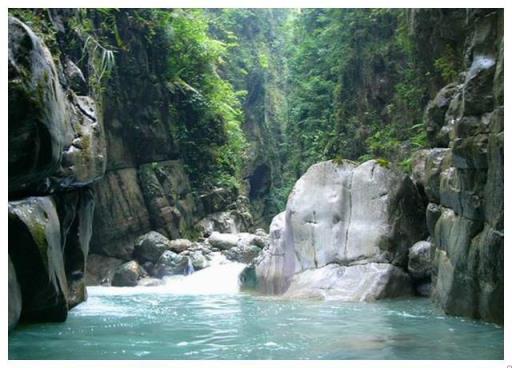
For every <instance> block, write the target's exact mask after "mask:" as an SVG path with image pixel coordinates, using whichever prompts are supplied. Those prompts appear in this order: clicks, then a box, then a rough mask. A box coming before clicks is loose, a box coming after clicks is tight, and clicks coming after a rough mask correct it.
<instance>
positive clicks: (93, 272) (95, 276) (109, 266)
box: [86, 254, 123, 286]
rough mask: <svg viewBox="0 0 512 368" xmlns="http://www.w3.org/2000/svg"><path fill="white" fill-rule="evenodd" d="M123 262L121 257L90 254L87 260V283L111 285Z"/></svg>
mask: <svg viewBox="0 0 512 368" xmlns="http://www.w3.org/2000/svg"><path fill="white" fill-rule="evenodd" d="M122 263H123V261H122V260H121V259H119V258H114V257H107V256H102V255H100V254H90V255H89V257H88V262H87V273H86V285H107V286H108V285H110V284H111V283H112V277H114V272H115V270H116V269H117V268H118V267H119V266H120V265H121V264H122Z"/></svg>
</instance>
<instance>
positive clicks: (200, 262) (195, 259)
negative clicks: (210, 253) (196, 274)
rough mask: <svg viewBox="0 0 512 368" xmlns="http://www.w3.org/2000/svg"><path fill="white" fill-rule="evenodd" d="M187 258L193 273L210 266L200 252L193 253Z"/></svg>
mask: <svg viewBox="0 0 512 368" xmlns="http://www.w3.org/2000/svg"><path fill="white" fill-rule="evenodd" d="M189 258H190V261H191V263H192V267H194V270H195V271H199V270H202V269H203V268H206V267H208V266H209V265H210V264H209V262H208V259H207V258H206V257H205V256H204V254H203V253H202V252H201V251H194V252H192V253H190V254H189Z"/></svg>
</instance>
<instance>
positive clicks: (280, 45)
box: [11, 9, 463, 226]
mask: <svg viewBox="0 0 512 368" xmlns="http://www.w3.org/2000/svg"><path fill="white" fill-rule="evenodd" d="M11 12H12V14H13V15H15V16H19V17H20V19H24V20H26V22H27V24H29V25H31V26H33V27H34V29H35V30H39V31H40V32H41V34H43V35H45V37H46V41H47V43H48V46H49V47H50V49H51V50H52V51H56V52H55V53H54V54H55V55H58V54H59V51H57V48H58V45H57V42H65V41H57V40H56V39H55V31H54V30H52V29H51V27H49V26H48V25H49V24H50V20H51V15H50V14H49V13H48V12H47V11H45V10H38V11H35V12H33V11H30V10H12V11H11ZM409 18H410V15H408V12H407V11H405V10H403V11H398V10H392V9H304V10H286V9H262V10H252V9H211V10H209V9H194V10H180V9H174V10H172V11H169V10H158V9H154V10H138V11H129V12H125V11H121V10H117V9H89V10H83V11H80V13H79V14H77V16H76V17H75V18H73V19H72V22H73V24H72V27H73V29H74V32H76V33H77V34H76V35H74V37H78V38H79V39H81V40H86V41H88V42H87V44H86V45H85V50H84V51H87V55H86V57H81V58H80V60H79V61H80V62H81V63H82V64H83V65H79V66H82V69H83V70H84V73H85V74H90V75H86V77H87V79H88V80H89V84H90V86H89V88H91V89H92V90H93V93H96V94H101V95H102V96H104V97H103V98H107V99H109V98H110V97H111V94H112V93H115V92H112V91H111V90H110V87H111V85H110V84H109V78H110V74H111V73H116V72H118V71H117V69H116V68H114V65H115V64H116V56H117V55H118V54H120V53H123V52H127V51H128V50H129V48H130V47H131V46H132V45H130V42H131V40H130V39H126V40H123V37H122V33H120V32H122V30H121V31H120V30H119V29H118V27H121V25H122V24H124V23H126V22H129V26H130V27H133V28H134V29H138V31H139V32H143V33H144V38H145V41H147V42H148V44H149V45H155V48H158V50H159V51H160V53H159V55H157V56H156V55H155V56H156V57H155V60H151V62H152V63H155V65H152V66H151V67H152V68H154V70H152V72H154V73H155V77H158V78H162V79H163V80H159V81H158V83H162V84H163V83H165V84H166V88H170V89H172V90H173V91H176V92H175V95H176V97H175V98H176V99H177V101H176V102H177V103H176V105H173V106H170V109H169V110H170V111H169V112H168V113H169V114H170V116H171V117H170V119H172V120H173V121H175V122H176V124H175V125H174V126H173V127H172V131H170V132H166V133H167V134H169V135H171V137H172V141H173V142H176V145H177V146H178V147H179V148H177V150H178V151H179V152H180V153H179V156H180V157H182V158H183V159H184V161H185V163H186V168H187V172H188V174H189V175H190V177H191V179H192V182H193V184H194V186H195V187H196V188H197V190H199V191H200V190H202V189H204V188H203V187H212V186H224V187H226V186H229V187H232V188H233V189H234V190H241V191H245V192H247V193H248V194H250V196H251V199H252V200H253V201H252V203H253V204H254V205H255V206H256V207H257V209H258V211H259V212H261V214H262V215H263V218H262V222H261V224H266V225H267V226H268V223H269V221H270V220H271V219H272V217H273V216H274V215H275V214H277V213H278V212H279V211H280V210H282V208H283V207H284V204H285V203H286V198H287V196H288V194H289V192H290V190H291V187H292V186H293V184H294V183H295V181H296V180H297V179H298V178H299V177H300V176H301V175H302V174H303V173H304V172H305V170H306V169H307V168H308V167H309V166H311V165H312V164H313V163H315V162H318V161H321V160H326V159H338V160H341V159H349V160H353V161H358V162H363V161H366V160H368V159H379V160H381V162H382V163H383V164H385V165H388V164H390V165H393V166H397V167H399V168H401V169H403V170H405V171H407V172H410V170H411V155H412V153H413V152H414V151H416V150H418V149H420V148H424V147H427V146H428V142H427V132H426V127H425V125H424V124H423V122H422V118H423V107H424V106H425V105H426V103H427V102H428V101H429V99H431V98H432V97H433V95H434V94H435V93H436V92H437V90H438V89H439V88H440V87H442V86H443V85H445V84H447V83H449V82H453V81H456V80H457V78H458V73H459V72H460V71H461V69H462V65H463V62H462V61H463V55H462V52H463V50H462V47H461V45H460V42H457V41H458V38H457V35H456V34H455V36H452V37H451V38H448V39H446V40H442V41H443V42H442V43H441V44H440V45H435V46H436V47H435V48H434V49H433V50H429V53H431V55H428V57H425V55H424V53H425V50H418V43H417V42H414V39H413V38H414V34H413V33H411V32H410V30H409V28H408V27H409V23H408V22H409V21H410V19H409ZM456 27H457V24H455V25H454V27H453V29H452V30H451V32H453V33H456V32H459V33H462V26H460V28H461V30H457V29H456ZM66 37H70V38H72V37H73V35H67V36H66ZM459 37H460V35H459ZM52 47H53V49H52ZM66 47H67V48H72V47H73V45H72V44H70V45H66ZM147 47H148V46H147ZM149 47H150V46H149ZM88 58H92V59H94V62H93V63H92V64H91V65H92V66H89V67H86V68H83V66H84V65H85V63H88ZM118 62H121V61H118ZM103 91H106V93H105V94H103V93H102V92H103ZM178 96H179V97H178ZM183 114H193V115H194V119H189V120H190V121H192V120H193V121H194V123H193V124H192V123H189V124H188V125H187V122H186V120H187V119H185V118H183V117H184V116H186V115H183ZM254 174H256V175H254ZM251 184H252V186H251Z"/></svg>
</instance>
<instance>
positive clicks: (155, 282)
mask: <svg viewBox="0 0 512 368" xmlns="http://www.w3.org/2000/svg"><path fill="white" fill-rule="evenodd" d="M163 284H164V282H163V281H162V280H160V279H156V278H153V277H144V278H142V279H140V280H139V281H138V282H137V286H148V287H150V286H161V285H163Z"/></svg>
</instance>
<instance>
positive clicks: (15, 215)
mask: <svg viewBox="0 0 512 368" xmlns="http://www.w3.org/2000/svg"><path fill="white" fill-rule="evenodd" d="M54 56H55V55H53V56H52V54H51V53H50V51H49V50H48V48H47V47H46V46H45V45H44V43H43V41H42V40H41V39H40V38H39V37H38V36H36V35H35V34H34V33H33V31H32V30H31V29H30V28H29V27H27V26H26V25H25V24H23V23H22V22H20V21H19V20H17V19H15V18H12V17H10V18H9V144H8V146H9V199H10V201H9V259H10V262H11V261H12V264H11V263H10V270H9V274H10V275H16V277H15V280H16V282H17V284H18V288H19V292H20V293H21V299H20V298H17V297H16V296H13V297H12V298H11V297H10V298H9V310H10V311H11V310H12V311H14V312H13V314H12V315H13V316H16V315H18V316H19V318H20V319H21V320H24V321H63V320H65V319H66V316H67V312H68V310H69V309H70V308H72V307H74V306H75V305H77V304H78V303H80V302H82V301H84V300H85V299H86V298H87V294H86V289H85V270H86V266H87V254H88V253H89V242H90V239H91V235H92V219H93V212H94V193H93V191H92V190H91V189H90V184H92V183H93V182H94V181H96V180H98V179H100V178H101V177H102V176H103V174H104V172H105V165H106V145H105V136H104V130H103V124H102V121H101V119H100V118H99V114H97V112H96V105H95V101H94V99H93V98H91V97H90V96H87V95H86V92H87V88H84V85H83V83H82V85H80V88H79V89H80V90H73V89H71V88H72V86H75V87H78V86H79V83H78V82H77V80H76V78H77V75H78V74H81V71H80V70H79V69H78V67H77V66H76V65H74V66H72V65H71V64H69V65H68V66H69V68H63V67H62V64H61V61H60V60H59V58H55V57H54ZM70 63H71V61H70ZM68 72H69V73H68ZM72 75H74V77H73V78H75V82H71V78H72ZM82 77H83V75H82ZM68 78H69V79H68ZM75 92H76V93H79V94H80V96H78V95H77V94H76V93H75ZM11 266H12V267H11ZM11 271H12V272H11ZM13 277H14V276H13ZM9 280H10V281H9V282H10V285H11V283H12V282H14V281H13V280H14V279H11V276H10V279H9ZM13 285H14V284H13ZM12 295H15V294H12ZM20 302H21V306H20V304H19V303H20ZM20 307H21V308H20ZM20 310H21V313H20ZM9 321H10V328H12V327H13V326H14V324H15V322H16V321H17V318H11V313H10V317H9ZM11 322H12V323H11Z"/></svg>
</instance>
